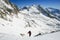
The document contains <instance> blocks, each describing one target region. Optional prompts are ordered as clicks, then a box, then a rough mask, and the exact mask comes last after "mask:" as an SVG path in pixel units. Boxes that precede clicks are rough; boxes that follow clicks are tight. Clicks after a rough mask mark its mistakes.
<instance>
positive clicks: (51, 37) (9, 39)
mask: <svg viewBox="0 0 60 40" xmlns="http://www.w3.org/2000/svg"><path fill="white" fill-rule="evenodd" d="M0 40H60V32H56V33H51V34H46V35H40V36H38V37H27V38H26V37H25V38H20V37H18V36H16V35H10V34H3V33H2V34H1V33H0Z"/></svg>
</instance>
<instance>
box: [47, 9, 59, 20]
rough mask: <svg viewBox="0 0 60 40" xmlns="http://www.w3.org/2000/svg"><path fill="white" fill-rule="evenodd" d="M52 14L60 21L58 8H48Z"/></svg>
mask: <svg viewBox="0 0 60 40" xmlns="http://www.w3.org/2000/svg"><path fill="white" fill-rule="evenodd" d="M46 10H47V11H48V12H50V14H52V15H54V16H55V18H56V19H58V20H59V21H60V10H59V9H56V8H46Z"/></svg>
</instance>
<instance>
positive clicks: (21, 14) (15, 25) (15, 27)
mask: <svg viewBox="0 0 60 40" xmlns="http://www.w3.org/2000/svg"><path fill="white" fill-rule="evenodd" d="M0 5H2V6H0V8H1V9H0V17H1V18H0V32H1V33H7V34H14V35H18V36H20V37H21V34H24V37H28V34H27V32H28V31H31V32H32V35H31V36H35V35H38V34H39V33H40V34H41V35H43V34H47V33H52V32H57V31H60V21H58V20H57V19H56V18H55V16H52V14H50V12H47V11H46V10H44V9H43V8H42V7H41V6H40V5H38V6H37V5H33V6H30V7H25V8H22V9H21V10H18V8H17V7H16V6H15V5H14V4H11V3H10V2H9V1H8V0H0ZM7 5H8V6H9V7H8V6H7ZM7 9H9V11H8V10H7ZM11 10H12V11H11ZM10 11H11V12H10ZM45 15H47V16H45Z"/></svg>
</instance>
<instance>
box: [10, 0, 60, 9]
mask: <svg viewBox="0 0 60 40" xmlns="http://www.w3.org/2000/svg"><path fill="white" fill-rule="evenodd" d="M10 1H11V2H13V3H14V4H16V5H17V6H18V7H23V6H30V5H33V4H35V5H38V4H40V5H41V6H43V7H53V8H59V9H60V0H10Z"/></svg>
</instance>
